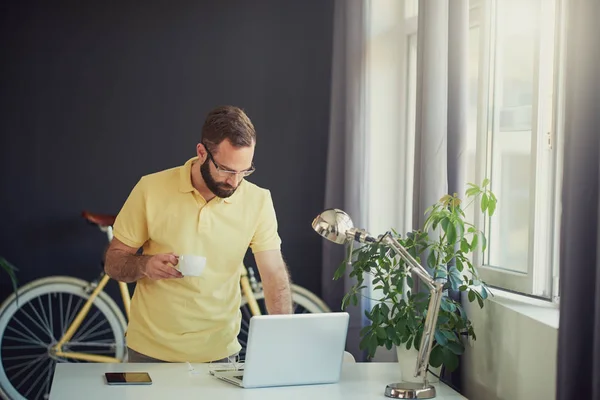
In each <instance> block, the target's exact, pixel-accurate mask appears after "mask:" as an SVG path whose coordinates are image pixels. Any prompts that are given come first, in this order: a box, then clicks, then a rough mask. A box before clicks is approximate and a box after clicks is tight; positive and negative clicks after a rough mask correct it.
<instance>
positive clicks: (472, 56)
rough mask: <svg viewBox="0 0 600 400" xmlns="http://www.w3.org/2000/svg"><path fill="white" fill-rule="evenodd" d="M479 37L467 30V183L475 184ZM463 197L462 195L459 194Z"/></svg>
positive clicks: (469, 213) (470, 214) (470, 218)
mask: <svg viewBox="0 0 600 400" xmlns="http://www.w3.org/2000/svg"><path fill="white" fill-rule="evenodd" d="M479 35H480V28H479V26H475V27H473V28H471V29H470V30H469V93H468V96H469V109H468V114H467V160H466V162H467V165H466V180H467V182H472V183H476V182H477V103H478V95H479ZM461 195H464V193H461ZM475 209H476V207H474V205H473V204H472V205H471V206H470V207H468V208H467V209H466V210H465V214H466V218H467V221H470V222H471V223H474V222H475V220H474V218H475V214H474V212H475Z"/></svg>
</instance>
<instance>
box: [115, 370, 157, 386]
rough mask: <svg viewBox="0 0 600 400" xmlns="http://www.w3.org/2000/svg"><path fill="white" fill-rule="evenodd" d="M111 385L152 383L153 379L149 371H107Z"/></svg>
mask: <svg viewBox="0 0 600 400" xmlns="http://www.w3.org/2000/svg"><path fill="white" fill-rule="evenodd" d="M104 376H105V377H106V383H108V384H109V385H151V384H152V379H150V375H148V373H147V372H105V373H104Z"/></svg>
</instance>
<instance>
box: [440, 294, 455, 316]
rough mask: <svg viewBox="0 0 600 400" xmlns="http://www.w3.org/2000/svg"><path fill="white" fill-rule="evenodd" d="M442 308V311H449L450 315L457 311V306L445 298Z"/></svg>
mask: <svg viewBox="0 0 600 400" xmlns="http://www.w3.org/2000/svg"><path fill="white" fill-rule="evenodd" d="M440 306H441V308H442V310H444V311H448V312H450V313H451V312H454V311H456V306H455V305H454V303H452V302H451V301H450V300H446V298H445V297H444V298H443V299H442V302H441V304H440Z"/></svg>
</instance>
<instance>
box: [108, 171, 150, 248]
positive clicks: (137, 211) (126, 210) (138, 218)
mask: <svg viewBox="0 0 600 400" xmlns="http://www.w3.org/2000/svg"><path fill="white" fill-rule="evenodd" d="M113 235H114V236H115V237H116V238H117V239H119V240H120V241H121V242H123V243H124V244H126V245H127V246H129V247H134V248H140V247H141V246H142V245H143V244H144V243H146V241H147V240H148V222H147V220H146V192H145V185H144V178H142V179H140V180H139V181H138V183H137V184H136V185H135V187H134V188H133V190H132V191H131V193H129V196H128V197H127V200H125V203H124V204H123V207H122V208H121V211H119V214H118V215H117V218H116V220H115V224H114V226H113Z"/></svg>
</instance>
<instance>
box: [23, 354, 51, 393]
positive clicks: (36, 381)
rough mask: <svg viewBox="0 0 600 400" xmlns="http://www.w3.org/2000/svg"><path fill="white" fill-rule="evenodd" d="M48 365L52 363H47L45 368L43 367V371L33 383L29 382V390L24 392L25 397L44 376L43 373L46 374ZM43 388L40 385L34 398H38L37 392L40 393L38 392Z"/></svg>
mask: <svg viewBox="0 0 600 400" xmlns="http://www.w3.org/2000/svg"><path fill="white" fill-rule="evenodd" d="M40 365H41V364H40ZM50 365H52V363H51V362H49V363H48V366H47V367H46V369H44V372H42V373H41V374H39V376H38V377H37V379H36V380H35V381H33V383H32V384H31V386H30V387H29V390H28V391H26V392H25V397H26V398H27V396H29V393H31V390H32V389H33V388H34V387H35V386H36V385H37V384H38V382H39V381H40V379H42V378H43V377H44V375H46V370H47V369H48V367H49V366H50ZM43 388H44V387H43V386H41V387H40V390H39V391H38V392H37V394H36V395H35V397H34V399H37V398H39V397H38V396H39V394H40V392H41V390H42V389H43Z"/></svg>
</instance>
